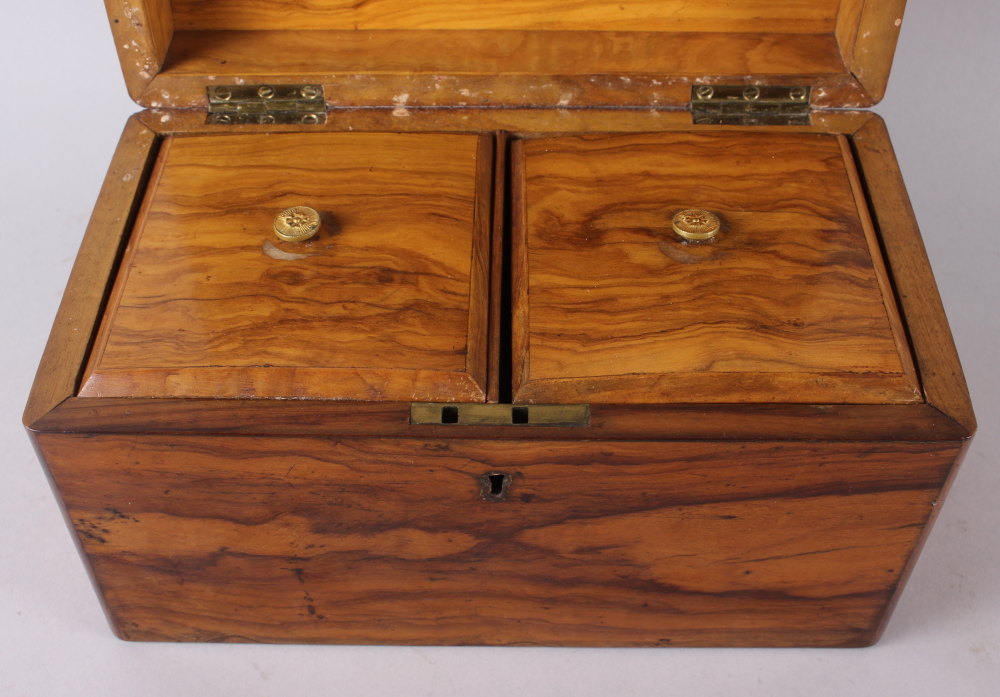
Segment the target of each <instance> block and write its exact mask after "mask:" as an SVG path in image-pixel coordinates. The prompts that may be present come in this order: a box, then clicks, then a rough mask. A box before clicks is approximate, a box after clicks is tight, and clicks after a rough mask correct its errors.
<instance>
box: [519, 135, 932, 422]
mask: <svg viewBox="0 0 1000 697" xmlns="http://www.w3.org/2000/svg"><path fill="white" fill-rule="evenodd" d="M512 186H513V187H514V190H515V201H516V202H517V203H515V212H514V225H515V233H514V237H513V241H512V245H513V252H512V256H513V262H512V264H513V272H514V280H513V286H514V288H515V295H514V298H513V303H514V320H513V345H514V351H513V354H514V375H515V384H514V401H516V402H529V403H542V404H544V403H573V402H583V403H590V404H596V403H610V404H626V403H628V404H677V403H700V404H706V403H730V404H732V403H762V402H771V403H800V404H803V403H805V404H809V403H811V404H906V403H915V402H920V401H922V400H923V394H922V392H921V389H920V385H919V381H918V379H917V375H916V371H915V369H914V365H913V361H912V358H911V353H910V348H909V345H908V343H907V340H906V335H905V331H904V329H903V324H902V321H901V318H900V315H899V311H898V308H897V307H896V302H895V298H894V294H893V291H892V287H891V285H890V283H889V280H888V277H887V274H886V269H885V266H884V264H883V261H882V258H881V252H880V249H879V243H878V240H877V238H876V236H875V231H874V229H873V226H872V222H871V220H870V218H869V214H868V210H867V205H866V203H865V200H864V194H863V191H862V190H861V186H860V182H859V179H858V174H857V172H856V170H855V168H854V159H853V155H852V154H851V152H850V146H849V145H848V143H847V139H846V138H845V137H844V136H842V135H832V134H812V133H788V132H775V131H765V132H756V133H752V132H746V131H744V132H721V133H706V132H686V133H685V132H679V133H648V134H634V135H603V134H597V135H580V136H560V137H543V138H537V139H529V140H524V141H519V142H518V143H517V144H516V149H515V157H514V181H513V184H512ZM692 209H695V210H698V211H707V213H701V214H700V215H704V216H705V218H706V220H707V219H708V218H709V216H711V217H712V219H713V220H714V219H716V218H717V219H721V222H722V225H721V231H719V232H718V233H717V235H716V236H715V237H713V238H710V239H705V240H703V241H689V240H686V239H684V238H683V237H682V236H681V235H680V234H679V232H680V233H685V232H688V231H687V230H686V229H685V228H684V227H683V226H682V227H681V229H680V231H679V232H678V231H675V230H676V228H674V227H673V226H672V219H674V220H676V219H677V218H676V217H675V216H676V215H677V214H678V213H679V212H682V211H685V210H692ZM690 217H695V216H690ZM706 227H709V226H706Z"/></svg>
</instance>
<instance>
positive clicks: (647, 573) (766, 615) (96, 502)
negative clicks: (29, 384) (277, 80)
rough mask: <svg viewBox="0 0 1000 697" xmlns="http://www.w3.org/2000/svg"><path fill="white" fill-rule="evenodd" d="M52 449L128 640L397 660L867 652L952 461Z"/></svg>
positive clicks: (634, 448) (491, 448)
mask: <svg viewBox="0 0 1000 697" xmlns="http://www.w3.org/2000/svg"><path fill="white" fill-rule="evenodd" d="M39 442H40V444H41V446H42V449H43V451H44V452H45V456H46V458H47V461H48V464H49V466H50V467H51V470H52V473H53V475H54V478H55V481H56V482H57V484H58V486H59V489H60V491H61V493H62V495H63V497H64V498H65V500H66V503H67V507H68V509H69V512H70V515H71V516H72V519H73V523H74V525H75V527H76V530H77V533H78V534H79V536H80V538H81V541H82V542H83V545H84V547H85V548H86V550H87V553H88V554H89V555H90V557H91V560H92V562H93V565H94V569H95V571H96V573H97V576H98V579H99V582H100V584H101V587H102V588H103V589H104V592H105V594H106V597H107V601H108V605H109V606H110V608H111V612H112V616H113V618H114V620H115V622H116V623H117V625H118V627H119V629H120V631H121V633H122V635H123V636H124V637H125V638H128V639H134V640H157V641H160V640H180V641H277V642H329V643H396V644H411V643H412V644H523V643H532V644H552V645H620V646H664V645H702V646H706V645H708V646H710V645H729V646H744V645H761V646H787V645H815V646H857V645H864V644H867V643H870V642H871V641H872V640H873V638H874V636H875V632H876V630H877V628H878V626H879V623H880V620H881V618H882V615H883V614H884V612H885V610H886V608H887V607H888V605H889V603H890V601H891V599H892V596H893V594H894V592H895V591H896V590H897V587H898V583H899V580H900V578H901V575H902V573H903V569H904V565H905V564H906V563H907V562H908V561H909V559H910V558H911V555H912V552H913V549H914V546H915V544H916V542H917V540H918V539H919V537H920V534H921V531H922V529H923V526H924V525H925V524H926V522H927V520H928V518H929V516H930V515H931V512H932V510H933V509H934V507H935V506H936V505H937V504H938V503H939V496H940V492H941V488H942V485H943V484H944V482H945V481H946V479H947V477H948V474H949V472H950V470H951V466H952V463H953V461H954V460H955V457H956V455H957V454H958V452H959V446H958V444H951V445H947V444H936V445H932V444H909V445H900V444H877V443H869V444H830V443H800V444H796V445H791V444H787V443H728V444H720V443H672V444H669V445H667V444H662V443H659V444H642V443H614V444H610V443H604V444H596V443H554V442H545V441H536V442H524V443H503V444H498V443H495V442H477V441H454V440H452V441H442V440H420V439H394V440H377V439H376V440H373V439H338V440H330V439H317V438H313V439H288V438H285V439H274V438H243V437H226V436H216V437H188V438H184V437H173V436H83V435H80V436H74V435H60V434H40V435H39ZM581 462H586V463H587V464H586V466H585V467H582V466H581V464H580V463H581ZM494 470H500V471H506V472H509V473H511V475H512V476H513V483H512V485H511V489H510V497H509V498H508V500H506V501H503V502H501V503H490V502H486V501H484V500H482V498H481V497H480V495H479V486H480V485H479V477H480V475H481V474H482V473H484V472H488V471H494Z"/></svg>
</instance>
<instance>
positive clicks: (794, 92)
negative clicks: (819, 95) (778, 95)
mask: <svg viewBox="0 0 1000 697" xmlns="http://www.w3.org/2000/svg"><path fill="white" fill-rule="evenodd" d="M788 96H789V97H791V99H792V101H794V102H803V101H805V99H806V88H805V87H793V88H792V89H791V90H789V92H788Z"/></svg>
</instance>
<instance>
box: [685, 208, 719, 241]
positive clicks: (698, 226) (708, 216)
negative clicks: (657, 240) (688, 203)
mask: <svg viewBox="0 0 1000 697" xmlns="http://www.w3.org/2000/svg"><path fill="white" fill-rule="evenodd" d="M673 225H674V232H676V233H677V234H678V235H680V236H681V237H683V238H684V239H686V240H695V241H701V240H707V239H711V238H712V237H715V236H716V235H717V234H719V228H720V227H722V222H721V221H720V220H719V216H717V215H716V214H715V213H711V212H709V211H703V210H699V209H697V208H688V209H686V210H683V211H679V212H677V213H675V214H674V221H673Z"/></svg>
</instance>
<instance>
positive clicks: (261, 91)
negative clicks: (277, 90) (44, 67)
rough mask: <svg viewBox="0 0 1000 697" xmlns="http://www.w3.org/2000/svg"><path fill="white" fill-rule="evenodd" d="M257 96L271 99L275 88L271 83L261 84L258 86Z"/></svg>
mask: <svg viewBox="0 0 1000 697" xmlns="http://www.w3.org/2000/svg"><path fill="white" fill-rule="evenodd" d="M257 96H258V97H260V98H261V99H270V98H271V97H273V96H274V88H273V87H271V86H270V85H261V86H260V87H258V88H257Z"/></svg>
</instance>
